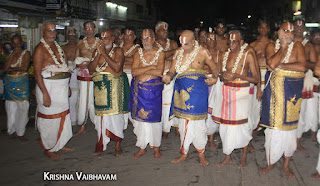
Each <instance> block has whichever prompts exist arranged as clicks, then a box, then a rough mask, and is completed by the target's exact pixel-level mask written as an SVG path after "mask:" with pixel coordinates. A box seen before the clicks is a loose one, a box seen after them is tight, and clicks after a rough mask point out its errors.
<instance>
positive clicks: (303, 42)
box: [301, 38, 309, 46]
mask: <svg viewBox="0 0 320 186" xmlns="http://www.w3.org/2000/svg"><path fill="white" fill-rule="evenodd" d="M308 42H309V40H308V39H307V38H304V39H303V41H302V42H301V43H302V45H303V46H306V44H307V43H308Z"/></svg>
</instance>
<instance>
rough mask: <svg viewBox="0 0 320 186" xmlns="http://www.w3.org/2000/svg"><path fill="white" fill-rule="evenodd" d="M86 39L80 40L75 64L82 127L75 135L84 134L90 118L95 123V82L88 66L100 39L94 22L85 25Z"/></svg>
mask: <svg viewBox="0 0 320 186" xmlns="http://www.w3.org/2000/svg"><path fill="white" fill-rule="evenodd" d="M83 27H84V33H85V35H86V37H84V38H83V40H80V41H79V42H78V44H77V51H76V59H75V63H76V66H77V67H78V80H79V89H80V95H79V106H78V114H77V123H78V125H81V128H80V130H79V131H78V132H77V133H76V134H75V135H79V134H81V133H84V132H85V131H86V130H85V125H86V122H87V119H88V117H89V116H90V119H91V122H94V117H95V115H94V101H93V99H94V98H93V82H92V76H91V75H90V73H89V70H88V65H89V64H90V62H91V61H93V60H94V58H93V54H94V53H93V52H94V51H95V50H96V48H97V43H98V42H99V38H96V37H94V35H95V32H96V26H95V24H94V23H93V22H92V21H87V22H85V23H84V24H83Z"/></svg>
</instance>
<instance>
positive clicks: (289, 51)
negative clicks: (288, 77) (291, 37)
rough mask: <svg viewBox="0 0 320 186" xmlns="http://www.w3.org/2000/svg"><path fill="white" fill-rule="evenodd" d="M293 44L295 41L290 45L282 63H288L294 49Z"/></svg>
mask: <svg viewBox="0 0 320 186" xmlns="http://www.w3.org/2000/svg"><path fill="white" fill-rule="evenodd" d="M293 45H294V42H291V43H290V44H289V46H288V50H287V53H286V56H285V57H284V59H283V60H282V63H288V62H289V58H290V56H291V52H292V49H293Z"/></svg>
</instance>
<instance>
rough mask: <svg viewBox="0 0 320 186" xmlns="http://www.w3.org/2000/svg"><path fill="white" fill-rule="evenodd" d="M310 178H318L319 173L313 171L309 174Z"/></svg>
mask: <svg viewBox="0 0 320 186" xmlns="http://www.w3.org/2000/svg"><path fill="white" fill-rule="evenodd" d="M311 178H312V179H318V178H320V174H319V173H317V172H316V173H313V174H312V175H311Z"/></svg>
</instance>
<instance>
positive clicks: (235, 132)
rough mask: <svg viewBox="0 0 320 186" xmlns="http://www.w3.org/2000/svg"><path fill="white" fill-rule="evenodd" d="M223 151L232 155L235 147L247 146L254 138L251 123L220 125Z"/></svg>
mask: <svg viewBox="0 0 320 186" xmlns="http://www.w3.org/2000/svg"><path fill="white" fill-rule="evenodd" d="M219 133H220V138H221V141H222V149H223V153H224V154H226V155H230V154H231V153H232V151H233V150H234V149H239V148H243V147H246V146H247V145H248V144H249V142H250V140H251V139H252V136H251V130H250V127H249V124H243V125H222V124H221V125H220V129H219Z"/></svg>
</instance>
